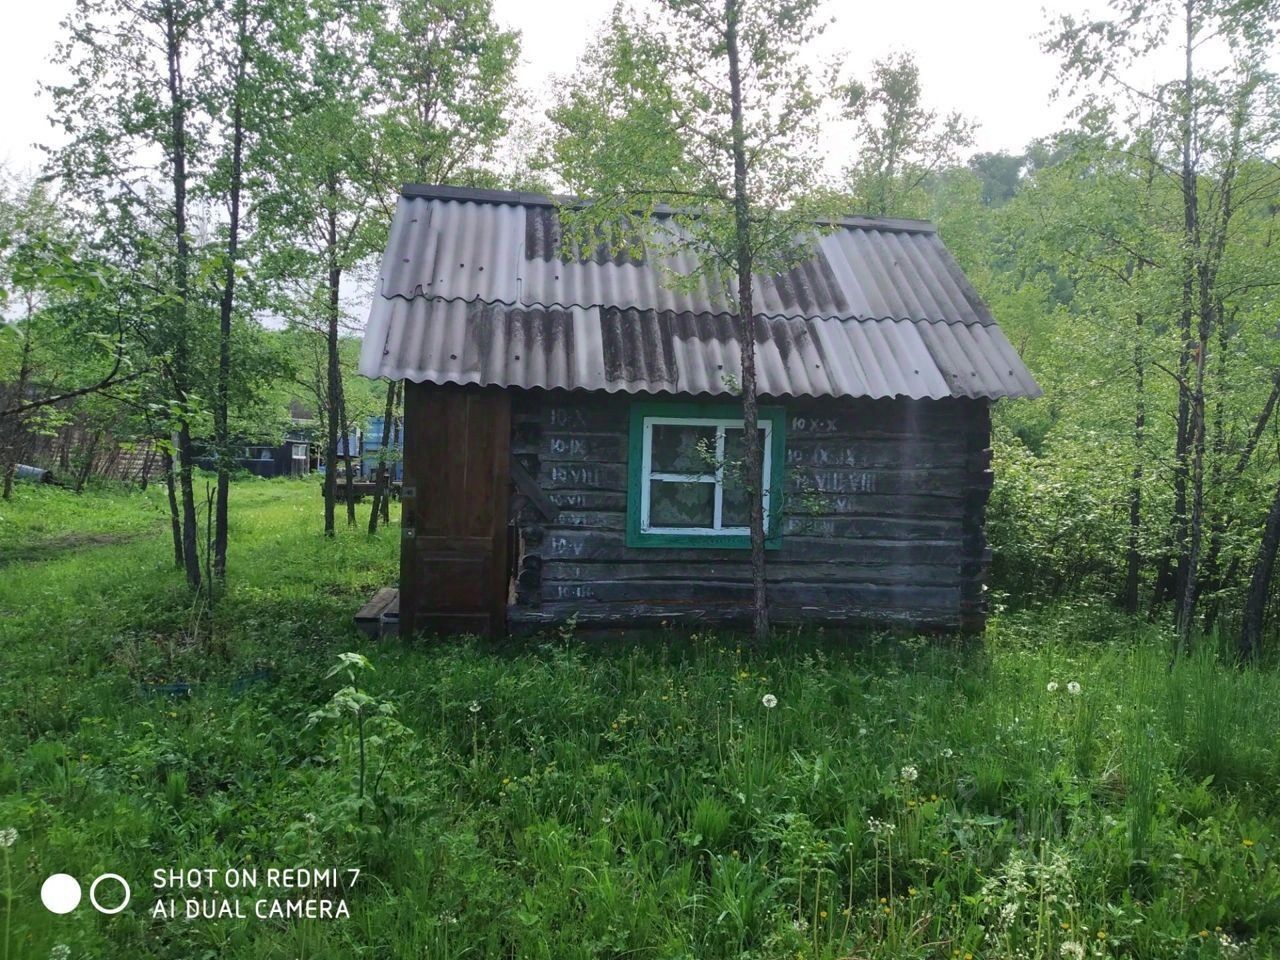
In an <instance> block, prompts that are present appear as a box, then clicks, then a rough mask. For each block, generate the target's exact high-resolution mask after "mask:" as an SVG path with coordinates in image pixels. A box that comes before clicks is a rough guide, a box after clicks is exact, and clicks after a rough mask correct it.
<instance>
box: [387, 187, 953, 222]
mask: <svg viewBox="0 0 1280 960" xmlns="http://www.w3.org/2000/svg"><path fill="white" fill-rule="evenodd" d="M400 195H401V196H402V197H405V198H406V199H410V200H454V201H458V202H460V203H488V204H497V205H504V204H505V205H507V206H513V207H548V208H552V209H559V208H560V207H565V206H581V205H583V203H584V201H583V200H582V199H581V198H579V197H572V196H568V195H566V194H543V193H533V192H529V191H525V190H495V189H491V188H488V187H453V186H448V185H446V184H425V183H406V184H404V185H403V186H402V187H401V188H400ZM653 212H654V213H655V214H656V215H658V216H673V215H675V214H678V213H696V210H694V209H692V208H690V209H685V208H678V207H671V206H668V205H666V204H658V205H657V206H655V207H654V210H653ZM813 223H814V224H815V225H817V226H838V227H851V228H855V229H862V230H877V231H883V232H888V233H933V234H936V233H937V232H938V228H937V226H936V225H935V224H934V223H933V222H932V221H929V220H914V219H911V218H908V217H873V216H867V215H863V214H850V215H849V216H845V217H835V218H833V219H818V220H814V221H813Z"/></svg>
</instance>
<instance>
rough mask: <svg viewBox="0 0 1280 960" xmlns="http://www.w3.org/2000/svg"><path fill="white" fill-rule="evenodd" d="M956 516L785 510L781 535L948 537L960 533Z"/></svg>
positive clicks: (918, 538) (897, 537) (866, 537)
mask: <svg viewBox="0 0 1280 960" xmlns="http://www.w3.org/2000/svg"><path fill="white" fill-rule="evenodd" d="M962 529H963V528H962V524H961V522H960V520H959V519H939V518H936V517H871V516H861V517H815V516H806V515H804V514H788V515H787V516H785V517H784V518H783V524H782V533H783V536H796V535H800V536H808V537H822V538H824V539H829V538H836V539H841V540H864V539H868V538H876V539H885V540H948V539H952V538H958V537H960V536H961V535H962Z"/></svg>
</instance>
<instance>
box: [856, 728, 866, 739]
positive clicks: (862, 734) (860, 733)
mask: <svg viewBox="0 0 1280 960" xmlns="http://www.w3.org/2000/svg"><path fill="white" fill-rule="evenodd" d="M866 735H867V728H866V727H859V728H858V736H860V737H865V736H866Z"/></svg>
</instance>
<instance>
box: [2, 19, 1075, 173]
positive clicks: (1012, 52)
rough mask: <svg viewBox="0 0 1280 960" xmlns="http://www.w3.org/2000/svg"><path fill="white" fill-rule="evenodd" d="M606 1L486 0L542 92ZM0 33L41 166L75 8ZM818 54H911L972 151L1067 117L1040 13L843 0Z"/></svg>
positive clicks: (12, 93)
mask: <svg viewBox="0 0 1280 960" xmlns="http://www.w3.org/2000/svg"><path fill="white" fill-rule="evenodd" d="M613 3H614V0H557V2H539V0H494V6H495V8H496V11H497V16H498V18H499V19H500V20H501V21H503V22H504V23H506V24H508V25H510V26H512V27H514V28H516V29H518V30H519V31H520V32H521V33H522V34H523V35H524V43H523V55H522V63H521V75H520V79H521V81H522V82H523V83H524V84H525V85H526V86H527V87H528V88H529V89H531V90H532V91H534V92H535V93H541V92H543V91H544V90H545V89H546V88H547V85H548V82H549V81H550V79H551V78H552V77H554V76H555V75H556V74H564V73H567V72H569V71H570V70H571V69H572V66H573V63H574V61H575V60H576V59H577V57H578V55H579V54H580V53H581V52H582V49H583V47H584V46H585V44H586V43H587V41H588V40H589V39H590V38H591V37H592V36H594V34H595V32H596V31H597V29H598V28H599V26H600V25H601V23H602V22H603V21H604V19H605V18H606V17H607V16H608V14H609V11H610V10H611V9H612V7H613ZM1086 3H1087V4H1088V5H1089V6H1095V5H1096V4H1094V3H1092V2H1089V0H1057V2H1053V0H1051V2H1050V5H1049V9H1050V10H1054V11H1061V10H1071V9H1080V8H1081V7H1082V6H1084V5H1085V4H1086ZM6 5H7V6H10V7H11V9H10V10H9V12H8V14H7V15H6V17H5V27H4V30H3V31H0V91H3V94H2V95H3V98H4V106H3V108H0V162H4V161H7V162H8V164H9V165H10V166H11V167H13V168H16V169H19V170H20V169H24V168H32V167H35V166H36V165H38V164H39V162H40V153H39V152H38V151H37V150H35V149H34V148H33V147H32V144H34V143H38V142H42V141H43V142H48V140H49V138H50V136H51V132H50V129H49V125H48V120H47V114H48V103H47V101H45V100H44V99H42V98H41V97H40V96H39V95H38V92H37V81H38V80H40V79H48V78H51V77H53V76H54V75H53V74H52V73H51V68H50V66H49V65H48V58H49V56H50V54H51V53H52V51H53V45H54V43H55V41H56V40H57V38H58V36H59V33H60V30H59V24H60V23H61V22H62V21H63V19H65V17H66V16H67V14H68V13H69V12H70V10H71V6H72V2H71V0H26V2H21V3H20V2H17V0H9V2H8V3H7V4H6ZM830 9H831V11H832V12H833V14H834V16H835V19H836V23H835V25H834V27H833V28H832V30H831V31H830V34H829V36H828V38H827V41H826V44H824V46H825V45H829V46H830V47H831V48H832V49H833V50H841V51H845V52H847V54H848V56H849V57H850V58H852V60H853V61H854V63H853V73H854V74H855V75H858V76H863V77H865V76H866V75H867V72H868V70H869V67H870V64H871V61H872V60H874V59H876V58H878V57H883V56H884V55H885V54H888V53H891V52H900V51H910V52H912V53H914V54H915V55H916V59H917V62H918V63H919V65H920V71H921V80H922V84H923V87H924V92H925V98H926V100H927V101H928V102H929V103H930V104H931V105H932V106H935V107H937V108H939V109H940V110H942V111H944V112H945V111H949V110H959V111H961V112H962V113H964V114H965V115H966V116H968V117H970V118H972V119H974V120H976V121H978V123H979V125H980V126H979V128H978V132H977V143H976V148H977V149H978V150H1020V149H1021V148H1022V147H1024V146H1025V145H1026V144H1027V143H1028V142H1029V141H1030V140H1032V139H1033V138H1035V137H1037V136H1041V135H1043V134H1046V133H1050V132H1052V131H1054V130H1056V129H1058V128H1059V127H1061V125H1062V121H1063V114H1064V108H1063V107H1062V106H1061V105H1060V104H1051V103H1050V93H1051V91H1052V89H1053V85H1054V75H1055V70H1056V64H1055V62H1054V60H1053V58H1051V57H1049V56H1047V55H1045V54H1044V53H1042V52H1041V50H1040V46H1039V41H1038V40H1037V39H1036V34H1038V33H1039V32H1040V31H1041V30H1042V29H1044V27H1045V25H1046V23H1047V14H1046V13H1045V10H1044V8H1042V7H1041V6H1040V5H1039V4H1038V3H1036V2H1035V0H983V2H978V3H973V2H969V3H961V2H956V0H900V2H897V3H884V2H878V3H865V2H856V0H840V2H833V3H832V4H831V7H830Z"/></svg>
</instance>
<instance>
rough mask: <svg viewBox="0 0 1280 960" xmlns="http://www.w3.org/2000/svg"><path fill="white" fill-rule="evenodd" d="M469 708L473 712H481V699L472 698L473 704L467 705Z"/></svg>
mask: <svg viewBox="0 0 1280 960" xmlns="http://www.w3.org/2000/svg"><path fill="white" fill-rule="evenodd" d="M467 709H468V710H470V711H471V712H472V713H479V712H480V701H479V700H472V701H471V706H469V707H467Z"/></svg>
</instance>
